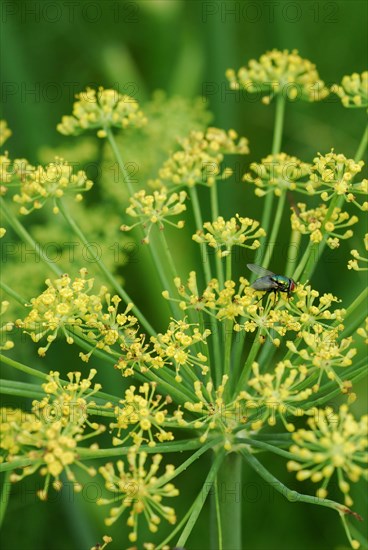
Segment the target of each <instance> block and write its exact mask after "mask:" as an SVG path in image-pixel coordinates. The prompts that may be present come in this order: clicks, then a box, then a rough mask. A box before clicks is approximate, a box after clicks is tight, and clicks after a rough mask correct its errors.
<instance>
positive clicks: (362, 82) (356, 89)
mask: <svg viewBox="0 0 368 550" xmlns="http://www.w3.org/2000/svg"><path fill="white" fill-rule="evenodd" d="M331 92H333V93H335V94H337V95H338V96H339V97H340V99H341V103H342V104H343V106H344V107H353V108H354V107H368V71H364V72H363V73H362V74H358V73H353V74H352V75H349V76H344V77H343V79H342V81H341V85H340V86H339V85H338V84H334V85H333V86H332V87H331Z"/></svg>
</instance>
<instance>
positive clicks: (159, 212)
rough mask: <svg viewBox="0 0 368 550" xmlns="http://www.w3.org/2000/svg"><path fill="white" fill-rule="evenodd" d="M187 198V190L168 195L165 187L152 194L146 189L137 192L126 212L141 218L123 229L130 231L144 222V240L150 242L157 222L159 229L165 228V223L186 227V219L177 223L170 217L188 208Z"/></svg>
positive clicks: (131, 198) (122, 227)
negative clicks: (186, 204) (150, 236)
mask: <svg viewBox="0 0 368 550" xmlns="http://www.w3.org/2000/svg"><path fill="white" fill-rule="evenodd" d="M186 198H187V194H186V192H185V191H180V192H179V193H171V194H170V195H168V193H167V190H166V189H165V188H164V187H163V188H161V189H160V190H159V191H154V192H153V194H152V195H148V194H147V193H146V191H145V190H144V189H142V190H141V191H138V193H135V194H134V195H133V197H130V199H129V200H130V206H129V207H128V208H127V210H126V212H127V214H129V216H132V217H133V218H139V221H138V222H137V223H135V224H134V225H131V226H128V225H125V224H124V225H122V226H121V227H120V229H121V230H122V231H130V230H131V229H133V227H136V226H137V225H140V224H142V225H143V228H144V230H145V233H146V237H145V238H144V242H145V243H148V242H149V235H150V232H151V229H152V227H153V225H155V224H157V225H158V227H159V229H161V230H162V229H163V228H164V223H167V224H169V225H171V226H173V227H176V228H178V229H182V228H183V227H184V221H182V220H180V221H179V222H177V223H174V222H172V221H171V220H169V219H168V218H169V217H171V216H178V215H179V214H181V213H182V212H184V211H185V210H186V206H185V204H184V202H185V200H186Z"/></svg>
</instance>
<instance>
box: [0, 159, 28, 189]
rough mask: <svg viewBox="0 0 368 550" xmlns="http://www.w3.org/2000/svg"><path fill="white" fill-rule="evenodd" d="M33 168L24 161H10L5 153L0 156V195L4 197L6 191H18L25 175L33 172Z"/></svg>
mask: <svg viewBox="0 0 368 550" xmlns="http://www.w3.org/2000/svg"><path fill="white" fill-rule="evenodd" d="M34 170H35V167H34V166H32V165H31V164H29V162H28V161H27V160H26V159H13V160H12V159H10V158H9V155H8V153H7V151H6V152H5V153H4V154H3V155H0V184H1V189H0V194H1V195H5V194H6V193H7V192H8V190H11V189H16V190H18V189H19V187H20V186H21V184H22V182H24V181H25V179H26V177H27V175H29V174H31V173H32V172H34Z"/></svg>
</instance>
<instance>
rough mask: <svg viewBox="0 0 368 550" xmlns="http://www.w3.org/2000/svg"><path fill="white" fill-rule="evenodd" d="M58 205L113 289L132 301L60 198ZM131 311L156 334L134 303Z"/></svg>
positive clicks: (150, 331)
mask: <svg viewBox="0 0 368 550" xmlns="http://www.w3.org/2000/svg"><path fill="white" fill-rule="evenodd" d="M58 207H59V209H60V212H61V213H62V215H63V216H64V218H65V221H66V222H67V223H68V224H69V226H70V227H71V229H72V230H73V231H74V233H75V234H76V235H77V237H78V238H79V239H80V241H81V242H82V243H83V244H84V246H85V247H86V249H87V250H88V251H89V253H90V254H91V256H92V257H93V259H94V260H95V262H96V264H97V265H98V267H99V269H100V271H101V272H102V273H103V274H104V275H105V277H106V279H107V280H108V281H109V283H110V284H111V285H112V287H113V288H115V290H116V291H117V292H118V293H119V294H120V296H121V297H122V298H123V300H124V302H125V303H126V304H129V303H133V300H132V299H131V298H130V296H129V294H128V293H127V292H126V291H125V290H124V289H123V287H122V286H121V285H120V284H119V283H118V281H117V280H116V279H115V277H114V276H113V275H112V274H111V273H110V271H109V270H108V269H107V267H106V265H105V264H104V262H103V261H102V260H101V258H100V257H99V256H98V255H97V254H96V253H95V251H94V249H93V248H91V247H90V246H89V242H88V240H87V238H86V236H85V235H84V233H83V232H82V230H81V229H80V228H79V226H78V225H77V224H76V222H75V221H74V220H73V218H72V217H71V216H70V214H69V212H68V211H67V209H66V208H65V206H64V204H63V202H62V201H61V200H59V201H58ZM132 312H133V313H134V315H135V316H136V317H137V319H138V320H139V322H140V323H141V325H142V326H143V327H144V328H145V329H146V331H147V332H148V333H149V334H150V335H151V336H153V335H155V334H156V331H155V329H154V328H153V327H152V326H151V325H150V323H149V322H148V321H147V319H146V318H145V316H144V315H143V313H142V312H141V311H140V309H139V308H138V307H137V306H136V305H134V306H133V308H132Z"/></svg>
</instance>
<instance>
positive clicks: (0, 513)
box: [0, 472, 11, 527]
mask: <svg viewBox="0 0 368 550" xmlns="http://www.w3.org/2000/svg"><path fill="white" fill-rule="evenodd" d="M10 491H11V483H10V472H5V474H4V479H3V490H2V492H1V502H0V527H1V526H2V524H3V522H4V517H5V514H6V509H7V507H8V502H9V496H10Z"/></svg>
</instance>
